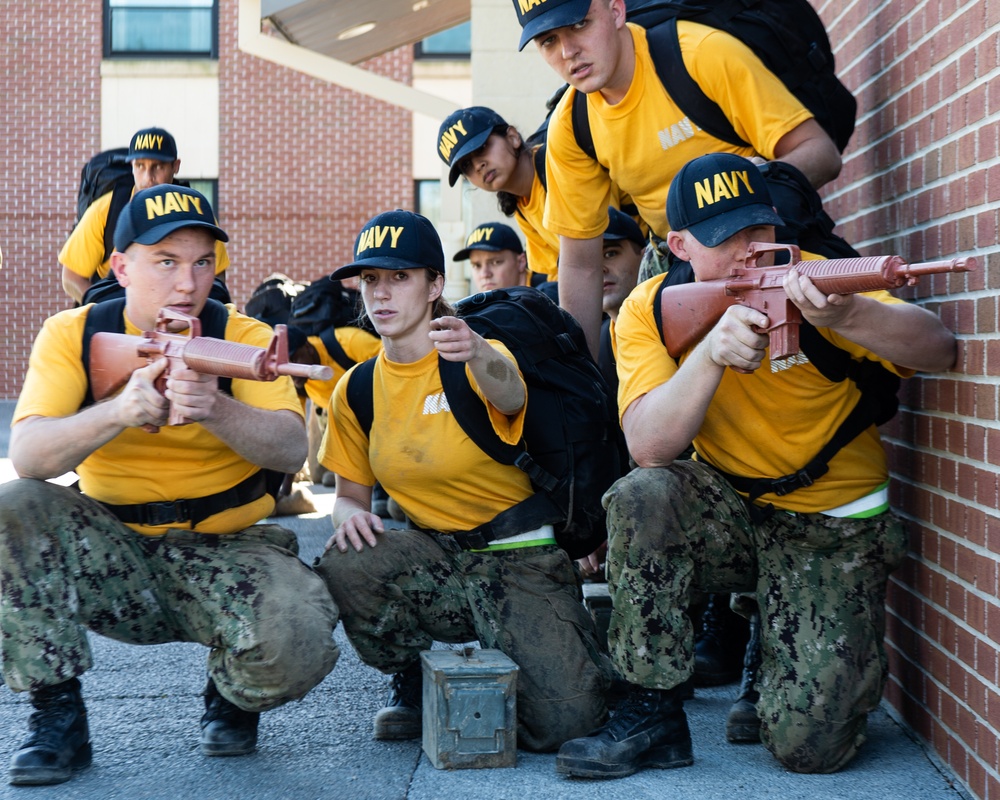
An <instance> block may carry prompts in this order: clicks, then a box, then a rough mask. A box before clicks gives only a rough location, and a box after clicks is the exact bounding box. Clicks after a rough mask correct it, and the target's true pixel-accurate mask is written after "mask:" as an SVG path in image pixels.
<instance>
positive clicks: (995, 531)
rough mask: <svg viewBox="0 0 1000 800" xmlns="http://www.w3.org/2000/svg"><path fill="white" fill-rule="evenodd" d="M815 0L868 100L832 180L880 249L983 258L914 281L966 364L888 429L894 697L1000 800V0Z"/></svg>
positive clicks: (907, 390) (908, 396)
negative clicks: (899, 528)
mask: <svg viewBox="0 0 1000 800" xmlns="http://www.w3.org/2000/svg"><path fill="white" fill-rule="evenodd" d="M814 2H815V5H816V7H817V8H818V9H819V10H820V12H821V15H822V16H823V18H824V20H825V21H826V22H827V27H828V29H829V31H830V38H831V40H832V41H833V42H834V46H835V50H836V53H837V66H838V71H839V73H840V74H841V76H842V78H843V80H844V82H845V83H846V84H847V85H848V86H849V87H850V88H851V89H852V90H854V91H855V92H856V95H857V97H858V101H859V109H858V127H857V131H856V133H855V136H854V139H853V140H852V142H851V146H850V148H849V149H848V151H847V153H846V159H845V164H844V170H843V173H842V174H841V176H840V178H839V179H838V180H837V181H836V182H835V183H834V184H833V185H832V186H831V187H829V188H828V189H827V190H826V191H825V192H824V194H825V195H826V197H827V200H826V205H827V209H828V210H829V212H830V213H831V215H832V216H833V217H834V218H835V219H838V220H840V221H841V222H842V225H841V231H842V233H843V234H844V235H845V236H846V238H847V239H848V240H849V241H852V242H854V243H857V244H859V246H860V248H861V249H862V250H863V251H864V252H866V253H868V254H876V253H898V254H900V255H902V256H903V257H904V258H906V259H907V260H910V261H925V260H927V261H929V260H936V259H939V258H951V257H954V256H959V255H970V254H974V255H976V256H977V258H978V259H979V262H980V267H979V270H978V271H977V272H974V273H969V274H966V275H953V276H947V277H946V276H939V277H935V278H934V279H933V280H931V281H926V282H924V284H923V285H921V286H920V287H918V288H916V289H915V290H908V296H909V298H911V299H915V300H916V302H918V303H920V304H922V305H924V306H925V307H927V308H929V309H932V310H934V311H936V312H938V313H940V315H941V317H942V319H943V320H944V321H945V323H946V324H947V325H948V326H949V327H950V328H951V329H952V330H953V331H955V332H956V333H957V334H958V337H959V340H960V341H959V352H958V361H957V363H956V365H955V368H954V369H953V370H952V371H950V372H947V373H943V374H939V375H933V376H921V377H916V378H912V379H910V380H908V381H906V382H905V383H904V388H903V391H902V392H901V395H900V396H901V401H902V407H901V410H900V413H899V415H898V416H897V417H896V419H894V420H893V421H892V423H890V424H889V425H888V426H887V427H886V428H885V431H884V432H885V434H886V442H887V447H888V450H889V453H890V458H891V465H892V470H893V477H894V489H893V494H892V500H893V505H894V506H895V507H896V508H897V509H899V510H900V511H901V513H902V514H903V516H904V517H905V518H906V520H907V524H908V529H909V533H910V555H909V557H908V559H907V561H906V563H905V564H904V565H903V567H902V568H901V569H900V570H899V571H898V572H897V573H896V574H895V575H894V577H893V580H892V583H891V586H890V590H889V617H888V632H887V646H888V652H889V658H890V665H891V670H892V677H891V680H890V684H889V687H888V690H887V693H886V694H887V697H888V699H889V701H890V703H891V704H892V705H893V707H894V708H895V709H896V710H897V712H898V713H899V715H900V717H901V718H902V719H903V720H904V721H905V722H906V723H907V724H908V725H909V726H910V727H911V728H912V729H913V730H914V731H915V732H916V733H917V734H918V735H919V736H920V737H921V738H922V739H923V740H924V741H925V742H927V743H928V744H929V746H930V747H931V748H933V751H934V752H935V753H936V754H937V756H939V757H940V759H941V760H942V761H943V762H944V763H945V764H946V765H947V766H948V767H949V768H950V769H951V770H953V771H954V773H955V775H956V777H957V778H958V780H959V781H960V782H961V783H962V784H964V785H965V787H966V788H967V789H968V790H969V791H970V792H972V793H973V794H974V795H975V796H976V797H980V798H987V797H988V798H1000V779H998V772H997V765H998V763H1000V758H998V745H997V742H998V737H1000V694H998V690H997V683H998V673H997V667H998V659H997V649H998V646H1000V602H998V599H997V598H998V583H997V578H998V560H1000V513H998V511H997V508H998V485H997V474H996V473H997V468H998V466H1000V425H998V409H997V386H998V376H1000V339H998V337H997V331H998V328H997V289H998V288H1000V257H998V254H997V252H996V251H997V230H998V227H997V226H998V219H997V214H998V210H997V209H998V206H997V200H998V199H1000V167H998V166H997V161H998V155H1000V153H998V130H997V125H996V116H997V114H998V113H1000V93H998V92H997V89H996V87H997V86H1000V80H998V72H1000V61H998V52H1000V3H998V2H996V0H986V1H985V2H984V0H961V1H959V0H946V1H945V2H919V0H902V1H901V2H896V3H875V2H871V1H870V0H869V1H868V2H845V0H826V1H825V2H823V0H814Z"/></svg>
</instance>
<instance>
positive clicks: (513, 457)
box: [438, 356, 524, 465]
mask: <svg viewBox="0 0 1000 800" xmlns="http://www.w3.org/2000/svg"><path fill="white" fill-rule="evenodd" d="M438 371H439V372H440V374H441V386H442V387H443V388H444V395H445V397H447V398H448V406H449V408H450V409H451V413H452V414H453V415H454V417H455V421H456V422H458V424H459V425H461V426H462V430H463V431H465V433H466V435H468V437H469V438H470V439H472V441H473V442H475V444H476V446H477V447H478V448H479V449H480V450H482V451H483V452H484V453H486V455H488V456H489V457H490V458H492V459H493V460H494V461H499V462H500V463H501V464H508V465H514V464H515V462H516V461H517V459H518V457H519V456H520V455H521V453H523V452H524V448H523V447H517V446H515V445H510V444H507V443H506V442H504V441H502V440H501V439H500V437H499V436H497V434H496V431H494V430H493V426H492V425H491V424H490V418H489V412H488V411H487V410H486V406H485V404H484V403H483V402H482V400H480V399H479V397H478V395H476V393H475V391H474V390H473V388H472V385H471V384H470V383H469V381H468V378H467V377H466V375H465V363H464V362H458V361H445V360H444V359H443V358H441V357H440V356H438Z"/></svg>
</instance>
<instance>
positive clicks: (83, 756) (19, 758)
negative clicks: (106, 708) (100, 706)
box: [10, 678, 91, 786]
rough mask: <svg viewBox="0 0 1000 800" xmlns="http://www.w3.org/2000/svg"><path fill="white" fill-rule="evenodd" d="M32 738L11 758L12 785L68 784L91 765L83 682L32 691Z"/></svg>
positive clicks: (29, 721) (73, 681)
mask: <svg viewBox="0 0 1000 800" xmlns="http://www.w3.org/2000/svg"><path fill="white" fill-rule="evenodd" d="M31 705H33V706H34V707H35V710H34V711H33V712H32V714H31V717H30V718H29V719H28V730H30V731H31V737H30V738H29V739H28V741H26V742H25V743H24V744H22V745H21V748H20V749H19V750H18V751H17V752H16V753H14V755H13V756H12V757H11V759H10V782H11V783H12V784H14V785H16V786H31V785H41V784H47V783H62V782H63V781H68V780H69V779H70V778H71V777H72V775H73V770H77V769H83V768H84V767H89V766H90V757H91V752H90V731H89V730H88V728H87V709H86V708H84V705H83V697H82V696H81V694H80V681H78V680H77V679H76V678H72V679H70V680H68V681H65V682H64V683H59V684H56V685H55V686H46V687H45V688H44V689H36V690H35V691H33V692H31Z"/></svg>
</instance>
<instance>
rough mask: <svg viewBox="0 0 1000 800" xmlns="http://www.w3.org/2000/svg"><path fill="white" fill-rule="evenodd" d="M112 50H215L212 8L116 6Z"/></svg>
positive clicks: (174, 51)
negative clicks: (213, 45)
mask: <svg viewBox="0 0 1000 800" xmlns="http://www.w3.org/2000/svg"><path fill="white" fill-rule="evenodd" d="M111 50H112V52H115V53H123V52H146V53H205V54H208V53H211V52H212V9H210V8H185V9H179V8H178V9H166V8H162V9H161V8H155V9H154V8H113V9H112V10H111Z"/></svg>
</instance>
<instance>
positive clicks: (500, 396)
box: [468, 340, 525, 414]
mask: <svg viewBox="0 0 1000 800" xmlns="http://www.w3.org/2000/svg"><path fill="white" fill-rule="evenodd" d="M468 363H469V370H470V371H471V372H472V375H473V377H475V379H476V383H478V384H479V388H480V389H481V390H482V392H483V394H484V395H485V396H486V399H487V400H489V402H490V403H491V404H492V405H493V406H494V407H495V408H497V409H499V410H500V411H502V412H503V413H504V414H515V413H517V412H518V411H520V410H521V407H522V406H523V405H524V399H525V395H524V384H522V383H521V380H520V378H519V377H518V373H517V368H516V367H515V366H514V365H513V364H512V363H511V362H510V359H508V358H506V357H504V356H503V355H501V354H500V353H498V352H497V351H496V350H495V349H494V348H493V347H492V346H490V344H489V342H487V341H485V340H483V342H482V344H481V345H480V348H479V352H478V353H477V354H476V355H475V356H474V357H473V358H472V359H470V360H469V362H468Z"/></svg>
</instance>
